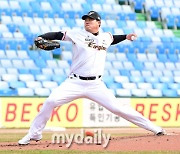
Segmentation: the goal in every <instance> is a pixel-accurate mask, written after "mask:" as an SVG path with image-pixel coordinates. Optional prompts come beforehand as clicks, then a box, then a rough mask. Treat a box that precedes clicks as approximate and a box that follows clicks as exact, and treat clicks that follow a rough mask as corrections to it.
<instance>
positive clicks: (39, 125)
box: [29, 77, 162, 137]
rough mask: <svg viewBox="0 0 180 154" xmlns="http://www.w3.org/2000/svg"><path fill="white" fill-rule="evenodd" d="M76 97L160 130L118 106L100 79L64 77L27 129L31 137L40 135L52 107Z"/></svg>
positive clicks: (142, 126)
mask: <svg viewBox="0 0 180 154" xmlns="http://www.w3.org/2000/svg"><path fill="white" fill-rule="evenodd" d="M78 98H88V99H90V100H92V101H95V102H97V103H98V104H99V105H101V106H104V107H105V108H106V109H108V110H109V111H111V112H112V113H114V114H116V115H118V116H121V117H122V118H124V119H126V120H128V121H130V122H132V123H134V124H135V125H137V126H139V127H141V128H144V129H146V130H149V131H152V132H154V133H155V134H156V133H158V132H160V131H162V128H161V127H158V126H156V125H154V124H153V123H152V122H151V121H150V120H149V119H147V118H145V117H144V116H142V115H141V114H140V113H139V112H137V111H135V110H134V109H133V108H131V107H119V105H118V102H117V99H116V97H115V96H114V95H113V94H112V92H111V91H110V90H109V89H108V88H107V87H106V86H105V84H104V82H103V81H101V79H96V80H88V81H87V80H81V79H78V78H75V77H73V79H70V78H68V79H66V80H65V81H64V82H63V83H62V84H61V85H60V86H59V87H57V88H56V89H54V90H53V92H52V93H51V94H50V96H49V97H48V98H47V99H46V101H45V102H44V104H43V106H42V109H41V110H40V112H39V113H38V115H37V116H36V117H35V119H34V121H33V122H32V124H31V127H30V129H29V134H30V136H31V137H33V136H37V135H41V134H42V131H43V129H44V127H45V125H46V123H47V121H48V120H49V118H50V116H51V113H52V111H53V109H54V108H55V107H57V106H61V105H63V104H66V103H68V102H71V101H73V100H74V99H78Z"/></svg>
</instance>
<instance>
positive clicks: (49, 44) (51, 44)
mask: <svg viewBox="0 0 180 154" xmlns="http://www.w3.org/2000/svg"><path fill="white" fill-rule="evenodd" d="M34 44H35V45H36V46H37V47H38V48H40V49H43V50H53V49H57V48H60V43H59V42H57V41H51V40H45V39H43V38H41V39H39V38H36V39H35V40H34Z"/></svg>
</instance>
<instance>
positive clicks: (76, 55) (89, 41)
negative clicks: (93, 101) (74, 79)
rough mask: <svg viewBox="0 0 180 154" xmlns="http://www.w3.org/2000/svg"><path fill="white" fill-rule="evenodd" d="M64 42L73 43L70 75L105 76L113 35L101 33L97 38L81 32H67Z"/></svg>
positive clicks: (86, 32) (83, 31)
mask: <svg viewBox="0 0 180 154" xmlns="http://www.w3.org/2000/svg"><path fill="white" fill-rule="evenodd" d="M63 40H65V41H72V45H73V57H72V65H71V68H70V73H75V74H78V75H80V76H85V77H86V76H98V75H103V72H104V66H105V60H106V52H107V48H108V47H109V46H110V45H111V43H112V42H113V37H112V34H110V33H103V32H100V33H99V34H98V35H97V36H95V35H93V34H92V33H90V32H88V31H85V30H79V31H73V30H70V31H67V32H65V33H64V37H63Z"/></svg>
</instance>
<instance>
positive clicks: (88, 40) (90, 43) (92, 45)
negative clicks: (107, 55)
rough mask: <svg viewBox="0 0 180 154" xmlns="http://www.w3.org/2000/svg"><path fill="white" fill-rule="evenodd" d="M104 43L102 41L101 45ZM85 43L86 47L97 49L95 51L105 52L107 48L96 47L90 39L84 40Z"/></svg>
mask: <svg viewBox="0 0 180 154" xmlns="http://www.w3.org/2000/svg"><path fill="white" fill-rule="evenodd" d="M104 42H105V41H104V40H103V44H105V43H104ZM85 43H86V44H87V45H88V47H90V48H93V49H97V50H106V49H107V48H106V47H104V46H103V45H97V44H96V43H95V42H94V40H93V39H91V38H89V37H88V38H85Z"/></svg>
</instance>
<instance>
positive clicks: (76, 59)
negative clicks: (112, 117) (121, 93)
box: [18, 11, 165, 145]
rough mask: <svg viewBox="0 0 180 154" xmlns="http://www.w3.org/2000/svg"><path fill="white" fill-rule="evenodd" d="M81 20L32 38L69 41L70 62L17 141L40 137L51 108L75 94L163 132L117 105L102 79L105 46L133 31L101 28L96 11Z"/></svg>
mask: <svg viewBox="0 0 180 154" xmlns="http://www.w3.org/2000/svg"><path fill="white" fill-rule="evenodd" d="M82 20H84V30H79V31H77V30H76V31H73V30H68V31H66V32H61V31H60V32H49V33H46V34H43V35H40V36H38V37H37V38H36V39H35V44H36V46H37V47H39V48H41V49H44V50H51V49H54V48H59V47H60V45H59V44H58V43H57V42H52V40H64V41H71V42H72V45H73V51H72V53H73V54H72V55H73V56H72V64H71V68H70V74H69V76H68V78H67V79H66V80H65V81H64V82H63V83H62V84H61V85H60V86H59V87H57V88H56V89H54V90H53V91H52V93H51V94H50V96H49V97H48V98H47V99H46V101H45V102H44V104H43V107H42V109H41V111H40V112H39V113H38V115H37V116H36V117H35V119H34V121H33V122H32V124H31V127H30V129H29V132H28V134H27V135H26V136H24V137H23V138H22V139H21V140H19V142H18V143H19V144H20V145H26V144H29V143H30V140H36V141H38V140H41V139H42V131H43V128H44V127H45V125H46V122H47V121H48V119H49V118H50V116H51V112H52V111H53V109H54V108H55V107H58V106H61V105H63V104H65V103H68V102H71V101H73V100H74V99H78V98H88V99H90V100H92V101H95V102H97V103H98V104H99V105H101V106H103V107H105V108H106V109H108V110H109V111H111V112H112V113H114V114H116V115H118V116H121V117H122V118H124V119H126V120H128V121H130V122H132V123H134V124H135V125H137V126H139V127H141V128H144V129H146V130H149V131H152V132H153V133H154V134H156V135H164V134H165V131H164V130H163V129H162V128H161V127H159V126H156V125H154V124H153V123H152V122H151V121H150V120H148V119H147V118H145V117H144V116H142V115H141V114H140V113H139V112H137V111H135V110H134V109H133V108H130V107H120V106H119V105H118V101H117V99H116V97H115V96H114V95H113V94H112V92H111V91H110V90H109V89H108V88H107V87H106V85H105V84H104V82H103V81H102V76H103V71H104V66H105V59H106V53H107V49H108V47H109V46H110V45H113V44H117V43H119V42H121V41H123V40H125V39H127V40H130V41H132V40H133V39H134V38H135V37H137V36H136V34H133V33H132V34H128V35H112V34H111V33H108V32H100V31H99V29H100V26H101V17H100V15H99V14H98V13H97V12H95V11H90V12H89V13H88V14H86V15H84V16H82ZM50 41H51V42H50ZM51 43H53V45H52V44H51Z"/></svg>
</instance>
